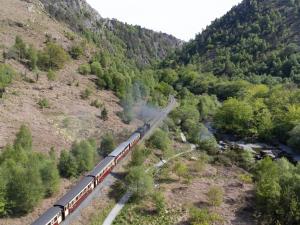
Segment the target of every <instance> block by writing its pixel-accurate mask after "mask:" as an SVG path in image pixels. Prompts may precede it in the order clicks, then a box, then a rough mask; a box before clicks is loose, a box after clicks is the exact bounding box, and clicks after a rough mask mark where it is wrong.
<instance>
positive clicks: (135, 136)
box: [128, 132, 140, 143]
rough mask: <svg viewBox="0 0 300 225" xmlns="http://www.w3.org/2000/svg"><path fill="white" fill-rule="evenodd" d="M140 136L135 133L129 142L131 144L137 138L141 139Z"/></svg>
mask: <svg viewBox="0 0 300 225" xmlns="http://www.w3.org/2000/svg"><path fill="white" fill-rule="evenodd" d="M139 136H140V133H138V132H135V133H133V134H132V135H131V136H130V138H129V139H128V141H129V142H130V143H131V142H133V141H134V140H135V139H136V138H137V137H139Z"/></svg>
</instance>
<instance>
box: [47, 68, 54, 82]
mask: <svg viewBox="0 0 300 225" xmlns="http://www.w3.org/2000/svg"><path fill="white" fill-rule="evenodd" d="M47 78H48V80H49V81H55V80H56V73H55V72H54V71H53V70H49V71H48V73H47Z"/></svg>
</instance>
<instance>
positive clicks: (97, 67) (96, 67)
mask: <svg viewBox="0 0 300 225" xmlns="http://www.w3.org/2000/svg"><path fill="white" fill-rule="evenodd" d="M102 72H103V71H102V67H101V64H100V63H99V62H92V64H91V73H92V74H94V75H97V76H101V75H102Z"/></svg>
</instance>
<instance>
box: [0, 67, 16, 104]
mask: <svg viewBox="0 0 300 225" xmlns="http://www.w3.org/2000/svg"><path fill="white" fill-rule="evenodd" d="M14 76H15V71H14V70H13V69H12V68H11V67H10V66H9V65H6V64H0V98H1V97H2V93H3V92H4V90H5V88H6V87H7V86H8V85H9V84H11V82H12V79H13V77H14Z"/></svg>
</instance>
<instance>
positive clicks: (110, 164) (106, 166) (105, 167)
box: [88, 156, 116, 187]
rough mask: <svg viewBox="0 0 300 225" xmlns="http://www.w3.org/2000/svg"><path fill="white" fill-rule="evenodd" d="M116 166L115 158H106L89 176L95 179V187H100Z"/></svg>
mask: <svg viewBox="0 0 300 225" xmlns="http://www.w3.org/2000/svg"><path fill="white" fill-rule="evenodd" d="M115 165H116V163H115V157H110V156H108V157H106V158H104V159H103V160H102V161H101V162H100V163H99V164H98V165H97V166H96V167H95V168H94V169H93V170H92V171H91V172H90V173H89V174H88V176H89V177H92V178H93V179H94V186H95V187H96V186H98V184H99V183H101V182H102V181H103V180H104V178H105V177H106V176H107V175H108V174H109V173H110V172H111V170H112V169H113V168H114V166H115Z"/></svg>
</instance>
